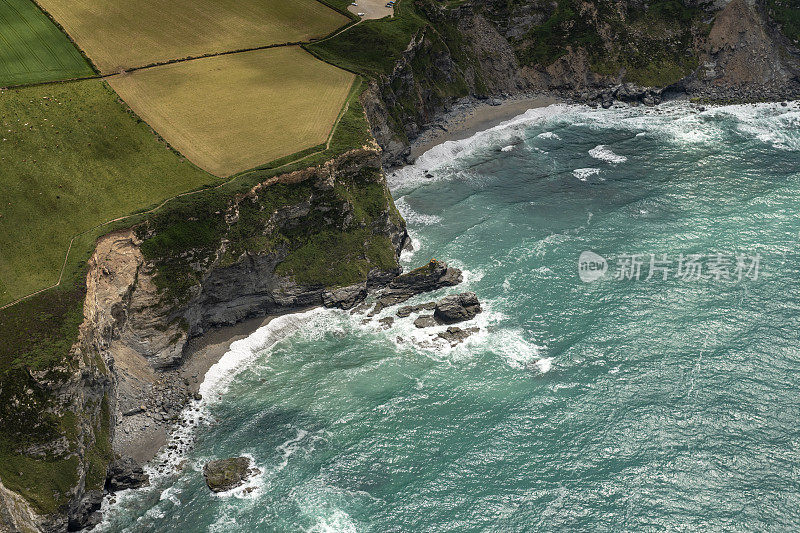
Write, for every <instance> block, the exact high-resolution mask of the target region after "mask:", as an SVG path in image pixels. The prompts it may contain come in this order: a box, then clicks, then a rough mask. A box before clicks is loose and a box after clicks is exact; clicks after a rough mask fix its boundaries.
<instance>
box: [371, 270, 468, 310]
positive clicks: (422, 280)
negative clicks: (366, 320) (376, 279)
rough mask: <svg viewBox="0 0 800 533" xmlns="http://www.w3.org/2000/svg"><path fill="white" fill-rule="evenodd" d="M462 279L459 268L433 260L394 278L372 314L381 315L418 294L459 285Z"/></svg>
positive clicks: (379, 298)
mask: <svg viewBox="0 0 800 533" xmlns="http://www.w3.org/2000/svg"><path fill="white" fill-rule="evenodd" d="M462 279H463V277H462V276H461V271H460V270H458V269H457V268H451V267H448V266H447V265H446V264H445V263H442V262H441V261H437V260H436V259H431V262H430V263H428V264H427V265H425V266H422V267H419V268H417V269H415V270H412V271H411V272H408V273H406V274H402V275H400V276H397V277H396V278H394V279H393V280H392V281H391V283H389V286H388V287H387V288H386V289H384V290H383V292H381V294H380V296H379V297H378V302H377V303H376V304H375V308H374V309H373V311H372V312H373V313H379V312H380V311H381V310H382V309H384V308H386V307H389V306H390V305H396V304H399V303H402V302H405V301H406V300H408V299H409V298H411V297H412V296H416V295H418V294H422V293H425V292H430V291H435V290H437V289H441V288H442V287H452V286H454V285H458V284H459V283H461V281H462Z"/></svg>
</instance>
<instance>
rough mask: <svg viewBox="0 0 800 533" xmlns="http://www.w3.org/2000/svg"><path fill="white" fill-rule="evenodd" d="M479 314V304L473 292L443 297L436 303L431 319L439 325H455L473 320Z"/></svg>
mask: <svg viewBox="0 0 800 533" xmlns="http://www.w3.org/2000/svg"><path fill="white" fill-rule="evenodd" d="M480 312H481V304H480V302H479V301H478V297H477V296H476V295H475V293H474V292H462V293H461V294H453V295H451V296H445V297H444V298H442V299H441V300H439V301H438V302H436V309H435V310H434V312H433V317H434V318H435V319H436V321H437V322H439V323H441V324H455V323H456V322H463V321H464V320H469V319H471V318H475V315H477V314H478V313H480Z"/></svg>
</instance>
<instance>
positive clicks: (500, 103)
mask: <svg viewBox="0 0 800 533" xmlns="http://www.w3.org/2000/svg"><path fill="white" fill-rule="evenodd" d="M558 102H559V100H558V99H557V98H554V97H552V96H541V95H536V96H518V97H510V98H507V99H505V100H486V101H482V102H477V103H468V104H464V105H456V106H454V107H453V109H452V110H451V111H450V112H449V113H447V114H446V115H445V116H444V117H443V118H442V119H441V120H440V121H439V122H438V123H437V124H436V125H435V126H433V127H431V128H428V129H427V130H426V131H425V132H423V133H422V134H421V135H420V136H419V137H417V138H416V139H415V140H414V142H413V143H412V145H411V157H412V158H413V159H416V158H417V157H419V156H420V155H422V154H424V153H425V152H427V151H428V150H430V149H431V148H433V147H434V146H436V145H438V144H442V143H443V142H446V141H460V140H462V139H467V138H469V137H472V136H473V135H475V134H476V133H478V132H480V131H484V130H488V129H489V128H492V127H494V126H496V125H498V124H500V123H501V122H504V121H506V120H510V119H512V118H514V117H516V116H518V115H521V114H523V113H524V112H526V111H527V110H529V109H535V108H537V107H546V106H549V105H551V104H555V103H558Z"/></svg>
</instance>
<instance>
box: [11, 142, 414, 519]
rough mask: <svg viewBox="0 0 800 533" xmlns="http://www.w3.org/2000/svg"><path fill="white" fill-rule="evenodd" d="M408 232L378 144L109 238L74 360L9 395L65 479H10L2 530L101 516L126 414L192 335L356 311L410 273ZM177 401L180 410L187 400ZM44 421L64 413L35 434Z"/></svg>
mask: <svg viewBox="0 0 800 533" xmlns="http://www.w3.org/2000/svg"><path fill="white" fill-rule="evenodd" d="M406 239H407V235H406V232H405V224H404V222H403V220H402V218H401V217H400V215H399V213H397V211H396V209H395V208H394V204H393V202H392V200H391V196H390V195H389V193H388V190H387V189H386V184H385V180H384V177H383V174H382V172H381V170H380V156H379V153H378V152H377V151H376V150H375V149H374V148H369V147H365V148H362V149H356V150H353V151H351V152H348V153H346V154H344V155H342V156H340V157H338V158H336V159H334V160H332V161H329V162H327V163H326V164H324V165H322V166H319V167H314V168H309V169H306V170H303V171H298V172H294V173H291V174H285V175H280V176H276V177H274V178H271V179H269V180H267V181H266V182H263V183H260V184H258V185H256V186H255V187H253V188H252V189H250V190H249V191H248V192H247V193H245V194H239V195H237V196H235V197H234V198H232V199H227V200H220V199H219V198H217V197H215V196H214V195H213V194H210V195H208V196H207V197H206V199H205V200H201V201H196V202H191V203H187V205H186V206H184V208H183V209H182V210H179V213H178V214H175V213H173V214H171V215H169V216H168V217H167V218H164V219H158V217H156V218H155V219H153V220H151V221H150V222H149V223H148V224H146V225H144V226H140V227H137V228H135V229H129V230H124V231H120V232H115V233H112V234H109V235H106V236H105V237H103V238H101V239H100V240H99V241H98V243H97V247H96V250H95V253H94V254H93V256H92V257H91V259H90V260H89V263H88V273H87V276H86V291H85V301H84V306H83V322H82V323H81V326H80V329H79V337H78V341H77V342H76V343H75V344H74V346H73V347H72V350H71V352H70V357H69V364H68V365H66V366H65V367H64V368H49V369H48V370H47V371H44V372H42V373H36V372H31V376H30V378H31V381H30V382H28V383H25V384H23V386H24V387H27V388H28V391H29V392H28V393H25V392H24V391H22V394H17V393H18V392H20V391H11V390H4V391H0V393H3V395H4V397H8V398H14V399H15V400H14V401H13V402H12V405H10V406H9V408H8V409H5V410H4V413H3V414H4V416H7V417H9V418H4V419H3V421H4V425H5V426H8V427H10V426H11V424H10V423H11V422H12V420H11V418H10V417H11V416H12V415H13V416H16V417H17V418H18V420H17V422H18V428H19V435H18V436H17V441H18V442H20V443H23V444H22V446H23V447H24V448H22V449H18V450H15V451H16V452H21V453H24V454H25V455H26V456H30V457H44V456H46V457H48V458H52V465H53V470H50V471H43V472H40V473H39V476H40V477H41V479H47V480H48V481H50V480H53V479H54V478H59V480H57V483H59V487H60V488H61V492H59V493H58V494H54V495H53V497H52V498H49V497H47V498H45V499H46V500H47V501H41V500H42V498H41V493H42V492H44V493H47V492H48V490H47V489H45V490H42V489H41V487H40V488H38V489H37V488H36V487H32V486H30V485H31V484H32V483H33V482H34V481H35V480H33V479H16V478H14V477H13V476H5V478H4V479H3V482H4V485H0V531H5V530H10V531H37V530H40V531H66V530H67V529H70V530H74V529H78V528H81V527H85V526H87V525H91V524H93V523H94V522H96V520H98V519H99V515H97V514H95V513H94V512H95V511H96V510H97V508H98V507H99V504H100V501H101V498H102V494H103V493H102V489H103V486H104V483H105V481H106V469H107V466H108V464H109V462H110V461H111V460H112V459H113V457H112V456H113V453H112V448H111V446H112V441H115V440H117V439H115V435H114V429H115V428H117V427H119V426H118V422H119V423H121V419H122V415H123V413H125V412H126V411H128V410H130V409H131V408H132V407H138V406H139V405H142V404H143V403H145V402H148V405H149V404H150V403H153V401H154V398H152V388H148V386H149V385H150V384H152V382H154V381H155V380H157V378H158V376H159V374H160V373H161V372H162V371H164V370H165V369H168V368H172V367H175V366H179V365H180V364H181V362H182V357H183V353H184V348H185V347H186V345H187V341H188V340H189V339H191V338H192V337H195V336H198V335H200V334H202V333H203V332H205V331H207V330H209V329H211V328H214V327H217V326H221V325H228V324H234V323H236V322H238V321H241V320H242V319H244V318H247V317H252V316H263V315H266V314H274V313H282V312H286V311H290V310H293V309H297V308H302V307H308V306H316V305H325V306H330V307H344V308H348V307H351V306H353V305H355V303H357V302H358V301H360V299H362V298H363V297H364V296H366V291H367V289H368V288H370V287H372V286H378V285H382V284H385V283H386V282H388V280H390V279H392V278H394V277H395V276H396V275H397V274H399V267H398V262H397V259H398V256H399V253H400V251H401V249H402V248H403V246H404V245H405V244H406ZM26 397H28V398H34V399H35V398H41V401H42V402H45V400H44V399H45V398H46V399H47V400H46V402H47V404H46V405H44V404H39V405H34V400H33V399H31V400H29V401H30V403H31V405H30V406H27V407H29V408H28V409H26V406H25V405H24V404H21V403H20V401H19V398H26ZM155 400H157V399H155ZM170 400H175V402H176V405H170V406H169V407H170V408H176V409H179V408H180V404H181V402H184V401H186V400H188V396H186V397H182V398H170ZM157 407H159V409H160V408H161V407H165V406H163V405H158V406H157ZM43 412H46V413H47V415H46V416H44V417H43V416H42V414H43ZM38 420H43V422H41V423H42V424H44V423H45V422H46V421H48V420H52V421H53V423H52V424H50V425H48V426H47V427H43V428H42V434H41V435H39V436H36V435H33V436H32V434H33V433H34V432H32V431H31V427H30V424H32V423H33V424H35V423H37V421H38ZM26 424H27V427H26ZM45 430H46V431H45ZM126 438H127V439H129V440H130V439H134V440H135V439H136V438H137V435H136V434H133V435H126ZM9 481H13V483H12V484H9Z"/></svg>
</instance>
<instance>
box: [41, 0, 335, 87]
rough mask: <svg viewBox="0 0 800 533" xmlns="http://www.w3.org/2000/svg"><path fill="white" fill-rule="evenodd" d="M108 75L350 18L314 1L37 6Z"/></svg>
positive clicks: (50, 0)
mask: <svg viewBox="0 0 800 533" xmlns="http://www.w3.org/2000/svg"><path fill="white" fill-rule="evenodd" d="M40 1H41V5H42V7H43V8H44V9H46V10H47V12H48V13H50V14H51V15H52V16H53V18H54V19H55V20H57V21H58V22H59V24H61V25H62V26H63V27H64V29H65V30H66V31H67V33H69V35H70V36H71V37H72V38H73V39H74V40H75V42H76V43H78V46H80V47H81V49H82V50H83V51H84V52H85V53H86V55H87V56H88V57H89V58H90V59H91V60H92V61H93V62H94V64H95V65H96V66H97V68H99V69H100V71H101V72H103V73H104V74H108V73H113V72H118V71H120V70H123V69H130V68H133V67H140V66H144V65H150V64H153V63H163V62H166V61H169V60H174V59H181V58H186V57H198V56H202V55H207V54H212V53H219V52H229V51H233V50H242V49H247V48H254V47H259V46H265V45H272V44H283V43H288V42H299V41H308V40H310V39H313V38H319V37H324V36H325V35H327V34H329V33H331V32H333V31H334V30H335V29H336V28H338V27H340V26H344V25H345V24H347V23H348V22H350V19H349V18H348V17H346V16H345V15H343V14H341V13H339V12H337V11H335V10H334V9H332V8H330V7H327V6H326V5H323V4H322V3H320V2H317V1H316V0H171V1H169V2H168V1H166V0H40Z"/></svg>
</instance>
